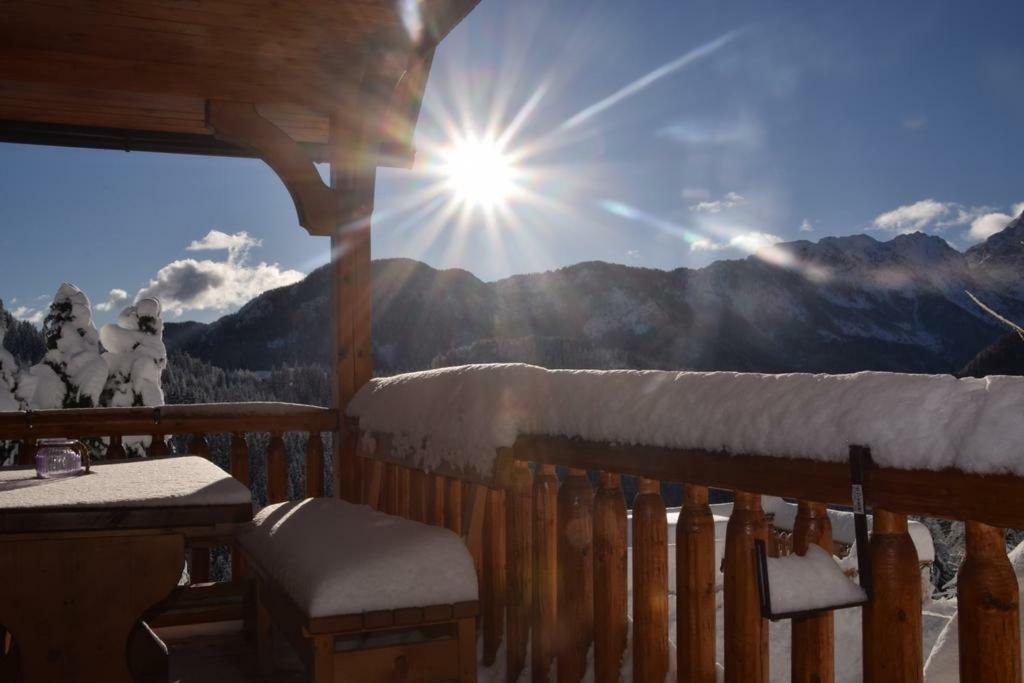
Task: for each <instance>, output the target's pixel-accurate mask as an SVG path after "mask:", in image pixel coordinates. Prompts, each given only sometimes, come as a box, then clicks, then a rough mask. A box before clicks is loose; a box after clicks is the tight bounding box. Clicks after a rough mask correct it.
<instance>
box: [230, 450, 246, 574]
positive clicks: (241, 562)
mask: <svg viewBox="0 0 1024 683" xmlns="http://www.w3.org/2000/svg"><path fill="white" fill-rule="evenodd" d="M229 456H230V468H231V476H233V477H234V478H235V479H237V480H238V481H239V482H241V483H242V484H245V487H246V488H249V443H248V442H247V441H246V440H245V434H232V435H231V450H230V453H229ZM243 576H245V557H244V555H243V554H242V551H241V549H240V548H239V547H238V545H237V544H236V545H234V546H232V548H231V580H232V581H238V580H239V579H241V578H242V577H243Z"/></svg>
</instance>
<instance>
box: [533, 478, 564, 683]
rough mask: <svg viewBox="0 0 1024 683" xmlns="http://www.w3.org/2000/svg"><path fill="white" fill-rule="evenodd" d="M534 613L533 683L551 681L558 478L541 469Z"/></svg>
mask: <svg viewBox="0 0 1024 683" xmlns="http://www.w3.org/2000/svg"><path fill="white" fill-rule="evenodd" d="M532 564H533V613H532V615H531V619H530V680H533V681H547V680H550V676H551V669H552V666H553V662H554V658H555V655H556V654H557V647H556V643H557V641H556V637H557V628H558V598H557V596H558V477H556V476H555V466H554V465H540V466H538V467H537V472H536V474H535V475H534V477H533V563H532Z"/></svg>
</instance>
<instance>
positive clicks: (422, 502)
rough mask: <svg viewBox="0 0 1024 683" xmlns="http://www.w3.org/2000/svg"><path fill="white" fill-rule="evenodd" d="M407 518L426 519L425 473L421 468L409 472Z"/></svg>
mask: <svg viewBox="0 0 1024 683" xmlns="http://www.w3.org/2000/svg"><path fill="white" fill-rule="evenodd" d="M409 477H410V479H409V519H411V520H413V521H415V522H426V521H427V475H426V474H424V473H423V471H422V470H412V471H411V472H410V473H409Z"/></svg>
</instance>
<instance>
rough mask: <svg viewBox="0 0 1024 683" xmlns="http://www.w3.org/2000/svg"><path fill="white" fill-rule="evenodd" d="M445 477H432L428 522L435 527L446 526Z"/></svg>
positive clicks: (437, 475) (436, 475) (434, 475)
mask: <svg viewBox="0 0 1024 683" xmlns="http://www.w3.org/2000/svg"><path fill="white" fill-rule="evenodd" d="M444 489H445V485H444V477H442V476H441V475H439V474H431V475H430V485H429V490H430V500H429V501H428V502H429V506H430V507H429V509H428V510H427V517H428V521H429V522H430V523H431V524H433V525H434V526H444Z"/></svg>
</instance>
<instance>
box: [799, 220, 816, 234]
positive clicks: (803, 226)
mask: <svg viewBox="0 0 1024 683" xmlns="http://www.w3.org/2000/svg"><path fill="white" fill-rule="evenodd" d="M800 232H814V226H813V225H811V222H810V221H809V220H807V219H806V218H805V219H804V220H803V222H802V223H800Z"/></svg>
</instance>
